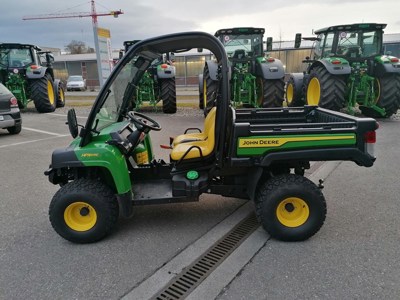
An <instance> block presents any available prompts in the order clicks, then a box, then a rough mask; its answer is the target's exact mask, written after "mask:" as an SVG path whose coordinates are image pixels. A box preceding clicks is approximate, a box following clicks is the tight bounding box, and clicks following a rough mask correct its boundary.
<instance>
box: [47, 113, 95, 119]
mask: <svg viewBox="0 0 400 300" xmlns="http://www.w3.org/2000/svg"><path fill="white" fill-rule="evenodd" d="M48 115H51V116H59V117H66V116H67V115H63V114H57V113H49V114H48ZM76 117H77V118H81V119H87V118H88V117H83V116H76Z"/></svg>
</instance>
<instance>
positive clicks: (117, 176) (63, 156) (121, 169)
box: [49, 144, 131, 194]
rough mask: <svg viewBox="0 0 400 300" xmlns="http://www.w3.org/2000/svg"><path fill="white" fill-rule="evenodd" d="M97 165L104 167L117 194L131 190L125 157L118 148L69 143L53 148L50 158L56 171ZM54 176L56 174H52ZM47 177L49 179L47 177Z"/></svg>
mask: <svg viewBox="0 0 400 300" xmlns="http://www.w3.org/2000/svg"><path fill="white" fill-rule="evenodd" d="M81 167H99V168H105V169H106V170H107V171H108V172H109V173H110V175H111V178H112V179H113V184H114V188H115V190H116V192H117V193H118V194H126V193H129V192H130V191H131V182H130V178H129V173H128V167H127V165H126V161H125V158H124V157H123V155H122V154H121V153H120V152H119V150H118V149H117V148H116V147H114V146H110V145H105V146H104V144H103V147H100V144H99V147H96V145H95V144H94V145H93V147H85V148H81V147H78V146H75V147H74V145H71V146H69V147H68V148H61V149H56V150H54V152H53V154H52V159H51V169H52V170H53V171H56V170H58V169H62V168H69V169H75V168H81ZM54 176H57V175H56V174H54ZM49 179H51V178H50V177H49ZM55 183H57V182H55Z"/></svg>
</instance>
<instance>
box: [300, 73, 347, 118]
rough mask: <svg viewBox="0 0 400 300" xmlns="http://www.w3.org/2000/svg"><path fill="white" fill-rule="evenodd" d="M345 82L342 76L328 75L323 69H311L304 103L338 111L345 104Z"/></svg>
mask: <svg viewBox="0 0 400 300" xmlns="http://www.w3.org/2000/svg"><path fill="white" fill-rule="evenodd" d="M345 92H346V82H345V80H344V78H343V77H342V76H338V75H332V74H330V73H329V72H328V71H327V70H326V69H325V68H324V67H315V68H314V69H312V71H311V73H310V77H309V81H308V85H307V93H306V96H307V98H306V102H307V104H308V105H318V106H320V107H323V108H327V109H331V110H336V111H339V110H340V109H341V108H343V107H344V104H345Z"/></svg>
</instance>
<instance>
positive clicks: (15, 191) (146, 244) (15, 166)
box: [0, 98, 400, 299]
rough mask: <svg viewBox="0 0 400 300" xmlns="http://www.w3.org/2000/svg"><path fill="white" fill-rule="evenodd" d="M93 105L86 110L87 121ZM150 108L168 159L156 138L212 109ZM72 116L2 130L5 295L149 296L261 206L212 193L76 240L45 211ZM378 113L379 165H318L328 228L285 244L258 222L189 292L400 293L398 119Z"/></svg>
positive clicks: (31, 115)
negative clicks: (172, 111)
mask: <svg viewBox="0 0 400 300" xmlns="http://www.w3.org/2000/svg"><path fill="white" fill-rule="evenodd" d="M67 99H68V98H67ZM87 112H88V109H87V108H85V107H79V108H78V109H77V114H78V117H79V118H78V121H79V122H81V123H84V121H85V118H84V117H85V115H87ZM148 114H149V115H150V116H151V117H153V118H155V119H156V120H157V121H159V122H160V124H161V126H162V127H163V130H162V131H161V132H159V133H155V132H154V133H153V135H152V137H153V140H154V142H153V146H154V148H155V153H156V156H158V157H162V158H164V159H167V157H168V150H164V149H161V148H159V147H158V145H159V144H162V143H167V142H168V137H169V136H174V135H176V134H179V133H181V132H183V130H184V129H185V128H187V127H194V126H200V127H201V126H202V125H201V124H202V122H203V119H204V118H203V117H202V115H201V113H200V112H199V111H198V110H195V109H191V108H180V109H179V111H178V113H177V115H164V114H162V113H152V112H148ZM65 121H66V109H58V110H57V111H56V112H55V113H51V114H38V113H36V112H35V111H34V110H33V109H28V110H27V111H26V112H24V113H23V129H22V132H21V134H19V135H16V136H11V135H8V134H7V132H6V131H5V130H1V131H0V154H1V156H0V170H2V172H1V180H0V188H1V197H0V199H1V201H0V216H1V217H0V299H121V298H124V299H135V298H138V297H139V299H140V296H139V295H151V291H152V290H157V289H158V288H161V287H162V283H163V282H166V281H168V280H169V278H170V277H171V276H173V275H174V273H177V272H178V271H179V270H181V269H182V268H183V267H184V266H187V265H188V264H190V263H191V262H192V261H193V260H194V259H195V258H197V257H198V256H199V255H200V254H201V253H202V251H204V250H205V249H206V248H207V247H209V245H210V244H212V243H213V242H215V241H216V240H218V239H219V238H220V237H221V236H222V235H223V234H225V233H226V232H227V231H229V229H230V228H232V227H233V226H234V225H235V224H236V223H238V222H239V221H240V220H241V219H242V218H243V217H244V216H246V214H247V213H248V212H250V211H251V210H252V204H251V203H250V202H246V201H243V200H240V199H234V198H223V197H219V196H212V195H204V196H201V199H200V202H198V203H187V204H174V205H158V206H150V207H138V208H137V209H136V212H135V214H134V217H133V218H132V219H129V220H123V219H121V220H120V221H119V223H118V228H117V230H116V231H115V232H114V233H113V234H112V235H111V236H110V237H108V238H106V239H104V240H103V241H100V242H98V243H95V244H89V245H76V244H72V243H69V242H67V241H65V240H63V239H62V238H60V237H59V236H58V235H57V234H56V233H55V232H54V231H53V229H52V228H51V225H50V223H49V221H48V215H47V213H48V205H49V203H50V200H51V198H52V196H53V195H54V193H55V192H56V191H57V189H58V187H57V186H53V185H52V184H50V183H49V182H48V181H47V178H46V177H45V176H44V175H43V171H44V170H45V169H46V168H47V167H48V165H49V163H50V157H51V153H52V151H53V150H54V149H55V148H58V147H65V146H67V145H68V143H70V142H71V140H72V138H71V137H70V135H69V133H68V129H67V126H66V125H65ZM380 124H381V127H380V129H379V130H378V141H377V145H376V154H377V157H378V159H377V161H376V163H375V165H374V166H373V167H372V168H362V167H358V166H356V165H355V164H354V163H351V162H334V163H329V164H325V165H323V166H321V167H320V168H318V169H316V170H315V172H314V173H313V174H311V177H313V179H314V180H317V179H319V178H320V177H321V178H325V189H324V190H323V192H324V194H325V197H326V198H327V202H328V214H327V220H326V222H325V225H324V226H323V227H322V228H321V230H320V232H318V233H317V234H316V235H315V236H314V237H313V238H311V239H310V240H308V241H305V242H300V243H283V242H279V241H276V240H273V239H270V238H269V237H268V235H267V234H266V233H265V232H264V231H263V230H262V229H261V228H259V229H258V230H256V231H255V232H254V233H253V234H252V235H251V236H250V237H249V238H248V239H247V240H246V241H245V242H244V243H243V244H242V245H241V246H240V247H239V248H238V249H237V250H236V251H235V252H234V253H233V254H232V255H231V256H230V257H228V259H227V260H226V261H225V262H224V263H222V264H221V265H220V266H219V267H218V268H217V269H216V270H215V271H214V272H213V273H212V274H211V275H210V276H209V278H207V279H206V280H205V281H204V282H203V284H201V285H200V286H199V287H198V288H197V289H196V290H195V291H194V292H193V293H192V294H191V295H190V296H189V299H399V295H400V255H399V253H400V250H399V248H400V247H399V245H400V210H399V209H398V207H399V196H398V195H399V194H400V184H399V178H400V171H399V168H398V166H399V160H400V154H399V150H398V148H399V137H400V118H397V119H396V118H392V119H390V120H383V121H381V122H380ZM141 299H146V297H142V298H141Z"/></svg>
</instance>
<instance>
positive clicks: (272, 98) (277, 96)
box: [261, 79, 285, 108]
mask: <svg viewBox="0 0 400 300" xmlns="http://www.w3.org/2000/svg"><path fill="white" fill-rule="evenodd" d="M284 88H285V82H284V80H283V79H274V80H267V79H263V80H262V90H263V99H262V105H261V107H264V108H265V107H282V103H283V98H284V94H285V92H284Z"/></svg>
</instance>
